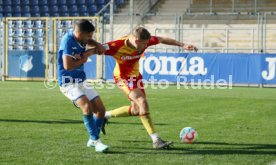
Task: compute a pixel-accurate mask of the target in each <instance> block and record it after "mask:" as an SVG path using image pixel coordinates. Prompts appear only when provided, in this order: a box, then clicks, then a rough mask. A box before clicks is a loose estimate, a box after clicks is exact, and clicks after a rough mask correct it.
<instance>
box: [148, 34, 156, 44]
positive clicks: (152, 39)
mask: <svg viewBox="0 0 276 165" xmlns="http://www.w3.org/2000/svg"><path fill="white" fill-rule="evenodd" d="M157 44H159V40H158V38H157V37H156V36H151V37H150V40H149V42H148V46H152V45H157Z"/></svg>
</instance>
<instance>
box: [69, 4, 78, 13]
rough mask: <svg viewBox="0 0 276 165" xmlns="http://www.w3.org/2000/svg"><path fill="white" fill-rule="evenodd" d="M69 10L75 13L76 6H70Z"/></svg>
mask: <svg viewBox="0 0 276 165" xmlns="http://www.w3.org/2000/svg"><path fill="white" fill-rule="evenodd" d="M69 11H70V13H76V12H78V6H77V5H72V6H70V9H69Z"/></svg>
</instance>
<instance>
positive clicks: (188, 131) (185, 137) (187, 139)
mask: <svg viewBox="0 0 276 165" xmlns="http://www.w3.org/2000/svg"><path fill="white" fill-rule="evenodd" d="M197 136H198V134H197V132H196V130H195V129H193V128H192V127H185V128H183V129H182V130H181V131H180V140H181V142H182V143H193V142H194V141H196V138H197Z"/></svg>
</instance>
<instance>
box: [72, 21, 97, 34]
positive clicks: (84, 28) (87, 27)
mask: <svg viewBox="0 0 276 165" xmlns="http://www.w3.org/2000/svg"><path fill="white" fill-rule="evenodd" d="M75 28H78V30H79V31H80V32H83V33H91V32H94V31H95V27H94V26H93V24H92V23H91V22H89V21H88V20H87V19H81V20H79V21H77V22H76V23H75Z"/></svg>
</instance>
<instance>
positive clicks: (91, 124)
mask: <svg viewBox="0 0 276 165" xmlns="http://www.w3.org/2000/svg"><path fill="white" fill-rule="evenodd" d="M74 102H75V104H76V105H78V107H80V109H81V110H82V113H83V122H84V125H85V127H86V129H87V131H88V133H89V135H90V140H94V141H96V140H98V139H99V136H98V131H97V127H96V123H95V121H94V119H93V110H92V104H91V103H90V101H89V99H88V98H87V97H86V96H85V95H83V96H81V97H80V98H78V99H77V100H74Z"/></svg>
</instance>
